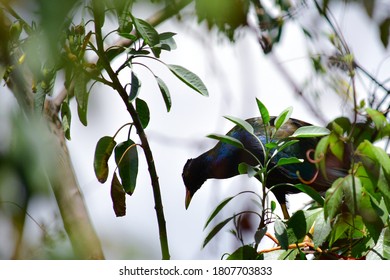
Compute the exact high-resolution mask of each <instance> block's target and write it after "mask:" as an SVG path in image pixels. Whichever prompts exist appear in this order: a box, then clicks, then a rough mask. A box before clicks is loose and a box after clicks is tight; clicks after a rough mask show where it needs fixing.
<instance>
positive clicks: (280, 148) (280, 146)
mask: <svg viewBox="0 0 390 280" xmlns="http://www.w3.org/2000/svg"><path fill="white" fill-rule="evenodd" d="M298 142H299V140H298V139H296V140H292V139H291V140H288V141H285V142H282V143H279V144H278V145H277V150H278V152H281V151H283V150H284V149H286V148H287V147H290V146H291V145H294V144H295V143H298ZM271 143H274V142H268V143H267V144H271ZM266 146H267V145H266ZM270 147H271V146H267V148H270ZM275 148H276V147H275Z"/></svg>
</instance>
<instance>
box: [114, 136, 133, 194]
mask: <svg viewBox="0 0 390 280" xmlns="http://www.w3.org/2000/svg"><path fill="white" fill-rule="evenodd" d="M115 162H116V164H117V166H118V169H119V176H120V178H121V181H122V185H123V188H124V189H125V191H126V193H128V194H129V195H132V194H133V192H134V190H135V186H136V182H137V175H138V152H137V148H136V145H135V143H134V142H133V141H132V140H131V139H129V140H127V141H125V142H122V143H119V144H118V145H117V146H116V147H115Z"/></svg>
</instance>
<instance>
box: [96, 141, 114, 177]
mask: <svg viewBox="0 0 390 280" xmlns="http://www.w3.org/2000/svg"><path fill="white" fill-rule="evenodd" d="M115 145H116V142H115V140H114V138H113V137H111V136H104V137H102V138H100V139H99V141H98V142H97V144H96V148H95V156H94V161H93V168H94V171H95V175H96V178H97V179H98V181H99V182H100V183H104V182H105V181H106V180H107V177H108V159H109V158H110V156H111V154H112V151H113V150H114V147H115Z"/></svg>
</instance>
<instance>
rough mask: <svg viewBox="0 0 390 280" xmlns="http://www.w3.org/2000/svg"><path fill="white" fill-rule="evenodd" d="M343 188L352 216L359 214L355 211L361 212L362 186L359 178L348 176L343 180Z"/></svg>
mask: <svg viewBox="0 0 390 280" xmlns="http://www.w3.org/2000/svg"><path fill="white" fill-rule="evenodd" d="M342 188H343V192H344V197H345V198H344V203H345V204H346V205H347V207H348V209H349V211H350V212H351V213H352V214H354V215H355V214H357V213H356V211H355V209H356V210H359V208H360V206H359V203H360V200H361V196H362V185H361V182H360V180H359V178H358V177H354V176H352V175H348V176H346V177H345V178H344V180H343V183H342ZM354 196H355V197H354ZM355 203H356V205H355Z"/></svg>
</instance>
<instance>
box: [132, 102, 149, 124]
mask: <svg viewBox="0 0 390 280" xmlns="http://www.w3.org/2000/svg"><path fill="white" fill-rule="evenodd" d="M135 108H136V111H137V113H138V117H139V120H140V121H141V124H142V127H143V129H145V128H146V127H147V126H148V124H149V121H150V111H149V107H148V104H147V103H146V102H145V101H144V100H142V99H141V98H137V99H136V100H135Z"/></svg>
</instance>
